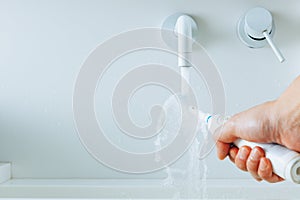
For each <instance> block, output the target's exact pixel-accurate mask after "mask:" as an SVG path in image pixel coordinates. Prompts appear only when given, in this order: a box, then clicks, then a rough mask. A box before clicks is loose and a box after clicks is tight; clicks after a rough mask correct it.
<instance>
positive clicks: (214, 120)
mask: <svg viewBox="0 0 300 200" xmlns="http://www.w3.org/2000/svg"><path fill="white" fill-rule="evenodd" d="M199 119H200V120H201V121H203V122H205V124H206V125H207V127H208V130H209V131H210V133H214V132H215V131H216V130H217V129H219V128H220V127H221V126H222V125H223V124H224V123H225V122H226V121H227V120H228V119H229V117H222V116H220V115H210V114H206V113H203V112H201V111H199ZM234 145H235V146H237V147H238V148H240V147H242V146H249V147H251V148H254V147H255V146H259V147H261V148H262V149H263V150H264V151H265V156H266V157H267V158H269V159H270V161H271V163H272V167H273V172H274V173H275V174H277V175H278V176H280V177H282V178H284V179H286V180H289V181H291V182H293V183H297V184H300V154H299V153H297V152H295V151H292V150H290V149H287V148H286V147H284V146H281V145H279V144H266V143H255V142H248V141H245V140H241V139H237V140H236V141H234Z"/></svg>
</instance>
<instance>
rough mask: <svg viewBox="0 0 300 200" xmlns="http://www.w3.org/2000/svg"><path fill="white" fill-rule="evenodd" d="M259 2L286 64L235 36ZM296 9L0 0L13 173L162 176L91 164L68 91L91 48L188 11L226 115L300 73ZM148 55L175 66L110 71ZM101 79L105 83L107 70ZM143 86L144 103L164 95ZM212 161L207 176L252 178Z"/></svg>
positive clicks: (139, 111)
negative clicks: (215, 73)
mask: <svg viewBox="0 0 300 200" xmlns="http://www.w3.org/2000/svg"><path fill="white" fill-rule="evenodd" d="M256 5H261V6H264V7H266V8H267V9H269V10H270V11H272V13H273V15H274V19H275V24H276V27H277V29H276V33H275V41H276V43H277V44H278V46H279V47H280V49H281V50H282V52H283V54H284V55H285V57H286V59H287V60H286V62H285V63H283V64H280V63H279V62H278V61H277V60H276V58H275V56H274V55H273V53H272V51H271V49H270V48H268V47H265V48H262V49H250V48H247V47H246V46H244V45H243V44H242V43H241V42H240V41H239V39H238V37H237V34H236V23H237V21H238V19H239V18H240V17H241V15H242V14H243V13H244V12H245V11H246V10H247V9H249V8H251V7H253V6H256ZM299 6H300V2H299V1H297V0H290V1H288V2H287V1H284V0H277V1H267V0H264V1H262V0H255V1H254V0H252V1H250V0H247V1H239V0H228V1H217V0H211V1H205V0H189V1H179V0H178V1H172V0H165V1H161V0H152V1H145V0H131V1H129V0H127V1H121V0H119V1H118V0H110V1H92V0H91V1H83V0H77V1H71V0H70V1H67V0H63V1H58V0H57V1H55V0H49V1H45V0H42V1H38V0H36V1H34V0H26V1H22V0H19V1H16V0H6V1H4V0H1V1H0V161H9V162H12V164H13V176H14V177H16V178H26V177H32V178H69V177H78V178H113V177H135V178H140V177H144V176H147V177H161V176H163V174H162V173H160V172H159V173H155V174H148V175H143V176H134V175H127V174H122V173H119V172H116V171H113V170H111V169H109V168H107V167H105V166H103V165H101V164H99V163H98V162H97V161H95V160H94V159H93V158H92V157H91V156H90V155H89V154H88V153H87V152H86V150H85V149H84V147H83V146H82V145H81V143H80V141H79V139H78V137H77V133H76V130H75V124H74V121H73V112H72V93H73V89H74V83H75V80H76V76H77V74H78V72H79V70H80V67H81V65H82V63H83V62H84V60H85V59H86V58H87V56H88V55H89V53H90V52H91V51H92V50H93V49H94V48H95V47H96V46H97V45H99V44H100V43H101V42H104V41H105V40H107V39H108V38H110V37H112V36H113V35H116V34H119V33H120V32H124V31H127V30H131V29H135V28H141V27H160V25H161V23H162V21H163V20H164V19H165V18H166V17H167V16H169V15H170V14H173V13H175V12H185V13H188V14H190V15H192V16H193V17H194V18H195V19H196V20H197V23H198V25H199V36H198V38H199V42H200V43H201V44H202V45H203V46H204V47H205V49H206V50H207V52H208V54H209V55H210V56H211V58H212V60H213V61H214V62H215V64H216V65H217V67H218V68H219V70H220V73H221V76H222V78H223V81H224V84H225V89H226V97H227V99H226V100H227V104H226V106H227V107H226V109H227V112H228V113H229V114H234V113H236V112H239V111H242V110H243V109H246V108H248V107H251V106H253V105H255V104H258V103H261V102H264V101H267V100H270V99H274V98H276V97H278V95H279V94H280V93H281V92H282V91H283V90H284V89H285V88H286V87H287V85H288V84H289V83H290V82H291V81H292V80H293V78H295V77H296V76H297V75H298V74H299V73H300V58H299V55H298V54H299V52H300V37H299V35H300V20H299V19H300V12H299ZM165 56H166V57H165ZM145 59H147V60H148V61H149V62H150V61H152V59H153V61H155V60H164V59H165V60H168V62H170V63H173V64H174V66H175V64H176V60H175V59H174V57H172V56H169V57H168V56H167V55H159V54H158V53H157V52H146V53H144V54H141V55H138V56H136V57H134V55H132V57H129V58H123V61H122V62H121V61H120V62H118V63H116V64H115V66H114V67H115V68H113V69H112V70H114V71H112V72H111V73H114V72H120V71H119V69H120V66H123V67H124V66H125V68H126V67H130V66H131V62H136V63H143V62H144V61H145ZM118 67H119V68H118ZM105 80H106V83H107V84H108V85H109V83H110V82H109V80H110V78H109V75H108V77H107V78H106V79H105ZM105 80H104V81H105ZM200 82H201V81H200ZM199 84H200V85H201V83H199ZM109 87H112V86H107V88H106V90H109V89H108V88H109ZM202 88H203V87H200V86H199V87H198V90H199V91H201V89H202ZM144 92H146V93H144V94H145V95H141V94H140V95H139V96H137V97H136V101H137V102H143V101H144V102H145V101H146V100H147V102H146V105H148V104H149V105H150V104H151V103H155V102H160V101H162V100H163V99H164V98H166V96H167V95H166V94H165V93H164V92H162V91H155V90H154V89H153V88H152V89H151V91H148V92H149V94H148V95H147V91H144ZM155 92H158V93H157V94H156V93H155ZM101 94H102V93H101ZM150 94H152V95H150ZM159 94H160V95H159ZM203 99H204V102H208V101H209V100H207V99H206V97H205V98H203ZM136 106H137V107H136V108H133V118H135V119H139V120H140V122H141V123H145V121H147V119H146V117H145V112H146V111H147V109H146V108H143V107H142V105H141V104H139V103H137V105H136ZM143 111H145V112H143ZM106 115H107V116H109V113H106ZM141 119H144V120H141ZM102 120H104V121H105V122H107V123H106V124H107V128H108V131H111V132H112V134H113V137H114V138H116V139H118V138H119V139H120V138H122V136H120V134H121V133H118V132H117V131H116V128H115V127H114V125H113V122H112V121H111V120H110V119H108V118H105V119H102ZM118 134H119V135H118ZM123 145H125V146H126V145H127V143H126V142H125V143H124V141H123ZM127 146H129V144H128V145H127ZM207 160H208V166H209V174H208V177H209V178H233V177H234V178H244V177H249V176H248V175H246V174H244V173H242V172H237V171H238V170H237V169H236V168H234V167H233V165H232V164H231V163H229V161H223V162H221V161H218V160H217V159H216V156H215V154H214V153H212V154H211V155H210V157H209V158H207ZM220 165H222V168H221V169H220Z"/></svg>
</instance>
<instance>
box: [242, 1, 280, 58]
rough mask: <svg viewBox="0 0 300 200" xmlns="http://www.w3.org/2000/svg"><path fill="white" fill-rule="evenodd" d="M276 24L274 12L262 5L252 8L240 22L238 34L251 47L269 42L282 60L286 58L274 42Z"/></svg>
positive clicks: (258, 46) (261, 45)
mask: <svg viewBox="0 0 300 200" xmlns="http://www.w3.org/2000/svg"><path fill="white" fill-rule="evenodd" d="M274 32H275V25H274V21H273V17H272V14H271V13H270V12H269V11H268V10H266V9H265V8H262V7H256V8H252V9H250V10H249V11H248V12H247V13H246V14H245V15H244V16H243V17H242V18H241V19H240V21H239V23H238V34H239V37H240V39H241V41H242V42H243V43H245V44H246V45H247V46H249V47H251V48H260V47H264V46H265V45H266V44H267V43H269V45H270V47H271V48H272V50H273V51H274V53H275V55H276V57H277V58H278V60H279V61H280V62H283V61H284V60H285V59H284V57H283V55H282V53H281V52H280V50H279V49H278V48H277V46H276V45H275V44H274V42H273V40H272V37H273V35H274Z"/></svg>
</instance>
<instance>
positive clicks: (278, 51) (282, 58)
mask: <svg viewBox="0 0 300 200" xmlns="http://www.w3.org/2000/svg"><path fill="white" fill-rule="evenodd" d="M263 35H264V36H265V38H266V40H267V42H268V43H269V45H270V47H271V48H272V50H273V52H274V54H275V55H276V57H277V58H278V60H279V62H281V63H282V62H283V61H284V60H285V58H284V57H283V55H282V53H281V52H280V50H279V49H278V47H277V46H276V45H275V43H274V42H273V40H272V38H271V37H270V34H269V33H268V32H267V31H264V32H263Z"/></svg>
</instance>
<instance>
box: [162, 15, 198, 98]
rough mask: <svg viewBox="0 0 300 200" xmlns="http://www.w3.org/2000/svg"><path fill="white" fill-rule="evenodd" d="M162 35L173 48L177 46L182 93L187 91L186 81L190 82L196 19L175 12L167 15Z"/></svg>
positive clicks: (196, 28)
mask: <svg viewBox="0 0 300 200" xmlns="http://www.w3.org/2000/svg"><path fill="white" fill-rule="evenodd" d="M162 29H163V30H167V31H163V32H162V37H163V39H164V41H165V42H166V43H167V44H168V45H169V46H170V47H171V48H173V49H176V48H177V55H178V66H179V67H180V74H181V77H182V83H181V88H182V89H181V90H182V94H183V95H184V94H185V93H186V92H188V87H187V86H186V83H189V82H190V69H189V68H190V67H191V63H190V62H191V55H192V52H193V43H194V41H195V36H196V32H197V31H198V27H197V23H196V21H195V20H194V19H193V18H192V17H191V16H189V15H186V14H183V13H175V14H173V15H171V16H169V17H168V18H167V19H166V20H165V21H164V23H163V26H162Z"/></svg>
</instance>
